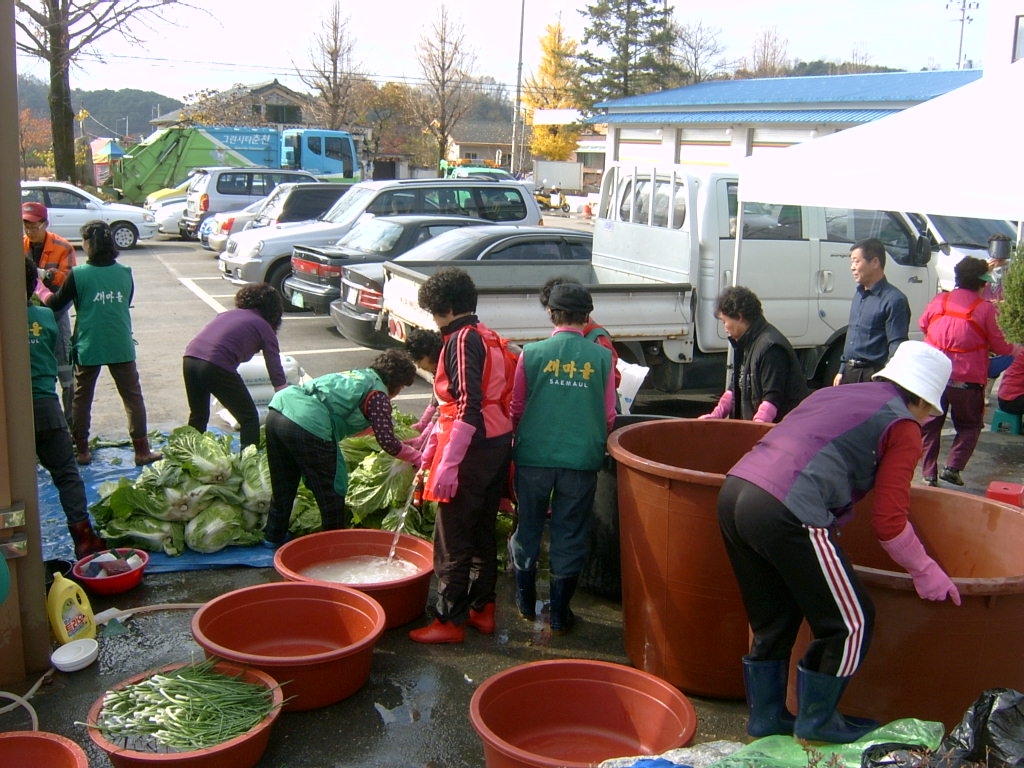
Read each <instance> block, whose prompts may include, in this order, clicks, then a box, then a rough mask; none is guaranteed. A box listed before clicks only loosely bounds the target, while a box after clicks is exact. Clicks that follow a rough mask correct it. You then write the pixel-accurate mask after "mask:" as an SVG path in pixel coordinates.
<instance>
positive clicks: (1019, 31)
mask: <svg viewBox="0 0 1024 768" xmlns="http://www.w3.org/2000/svg"><path fill="white" fill-rule="evenodd" d="M986 6H987V7H986V10H985V13H986V14H987V17H988V21H987V27H986V30H985V56H984V65H985V70H986V71H991V70H992V69H995V68H1000V67H1005V66H1008V65H1010V64H1012V63H1013V62H1014V60H1015V59H1014V57H1015V56H1016V57H1017V58H1024V39H1022V38H1024V21H1019V20H1018V19H1024V0H986ZM1015 44H1016V45H1015Z"/></svg>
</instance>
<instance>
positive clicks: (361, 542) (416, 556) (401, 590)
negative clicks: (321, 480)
mask: <svg viewBox="0 0 1024 768" xmlns="http://www.w3.org/2000/svg"><path fill="white" fill-rule="evenodd" d="M394 540H395V534H394V533H393V532H391V531H378V530H372V529H363V528H349V529H345V530H339V531H321V532H320V533H312V534H310V535H308V536H302V537H300V538H298V539H294V540H292V541H289V542H288V543H287V544H285V545H284V546H283V547H281V548H280V549H278V550H277V552H276V553H275V554H274V568H275V569H276V570H277V572H278V573H279V574H281V576H283V577H284V578H286V579H288V580H289V581H304V582H307V583H310V584H326V585H332V584H336V582H331V581H322V580H319V579H314V578H310V577H309V576H306V575H305V574H304V571H306V570H307V569H309V568H311V567H313V566H316V565H322V564H324V563H330V562H336V561H338V560H345V559H347V558H351V557H357V556H360V555H372V556H377V557H387V556H388V553H389V552H390V551H391V545H392V543H393V542H394ZM395 557H397V558H400V559H402V560H405V561H406V562H409V563H412V564H413V565H414V566H415V567H416V573H415V574H412V575H410V576H405V577H403V578H400V579H395V580H393V581H384V582H380V583H377V584H346V585H345V586H347V587H351V588H353V589H358V590H359V591H360V592H365V593H366V594H368V595H370V596H371V597H372V598H373V599H374V600H376V601H377V602H378V603H380V605H381V607H382V608H383V609H384V614H385V617H386V619H385V623H384V628H385V629H393V628H394V627H400V626H402V625H403V624H408V623H409V622H410V621H413V620H414V619H418V618H420V617H421V616H422V615H423V611H424V609H425V608H426V605H427V597H428V595H429V593H430V579H431V577H432V576H433V575H434V545H433V544H431V543H430V542H429V541H425V540H423V539H421V538H419V537H417V536H410V535H409V534H405V533H403V534H400V535H399V537H398V546H397V547H396V548H395Z"/></svg>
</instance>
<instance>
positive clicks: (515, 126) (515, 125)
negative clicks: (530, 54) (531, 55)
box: [508, 0, 526, 176]
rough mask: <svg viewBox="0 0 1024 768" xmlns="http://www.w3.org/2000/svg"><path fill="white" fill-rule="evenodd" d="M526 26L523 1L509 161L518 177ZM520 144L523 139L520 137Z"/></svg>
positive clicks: (511, 169)
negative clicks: (524, 28) (524, 33)
mask: <svg viewBox="0 0 1024 768" xmlns="http://www.w3.org/2000/svg"><path fill="white" fill-rule="evenodd" d="M525 24H526V0H522V4H521V7H520V11H519V66H518V68H517V69H516V107H515V111H514V112H513V113H512V157H511V158H510V159H509V161H508V169H509V171H510V172H511V173H512V175H513V176H515V175H516V157H517V153H516V150H517V146H516V137H517V135H518V134H519V110H520V109H522V102H523V27H524V26H525ZM519 141H520V143H521V142H522V141H523V137H522V136H519Z"/></svg>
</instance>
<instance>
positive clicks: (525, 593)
mask: <svg viewBox="0 0 1024 768" xmlns="http://www.w3.org/2000/svg"><path fill="white" fill-rule="evenodd" d="M515 571H516V608H518V609H519V615H520V616H522V617H523V618H524V619H529V620H530V621H533V620H534V619H536V618H537V572H536V571H535V570H533V569H532V568H531V569H530V570H528V571H522V570H520V569H518V568H516V569H515Z"/></svg>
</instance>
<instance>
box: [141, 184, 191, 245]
mask: <svg viewBox="0 0 1024 768" xmlns="http://www.w3.org/2000/svg"><path fill="white" fill-rule="evenodd" d="M192 176H193V174H191V173H190V174H189V175H188V178H187V179H185V180H184V181H182V182H181V183H179V184H176V185H174V186H173V187H164V188H163V189H158V190H157V191H156V192H150V193H149V194H148V195H146V201H145V202H144V203H143V204H142V207H143V208H145V209H146V210H149V211H155V210H156V209H157V208H159V207H160V206H162V205H166V204H167V203H169V202H171V201H172V200H178V199H180V200H181V201H182V202H185V196H186V195H187V194H188V188H189V185H191V184H192ZM174 234H178V233H177V232H175V233H174Z"/></svg>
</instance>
